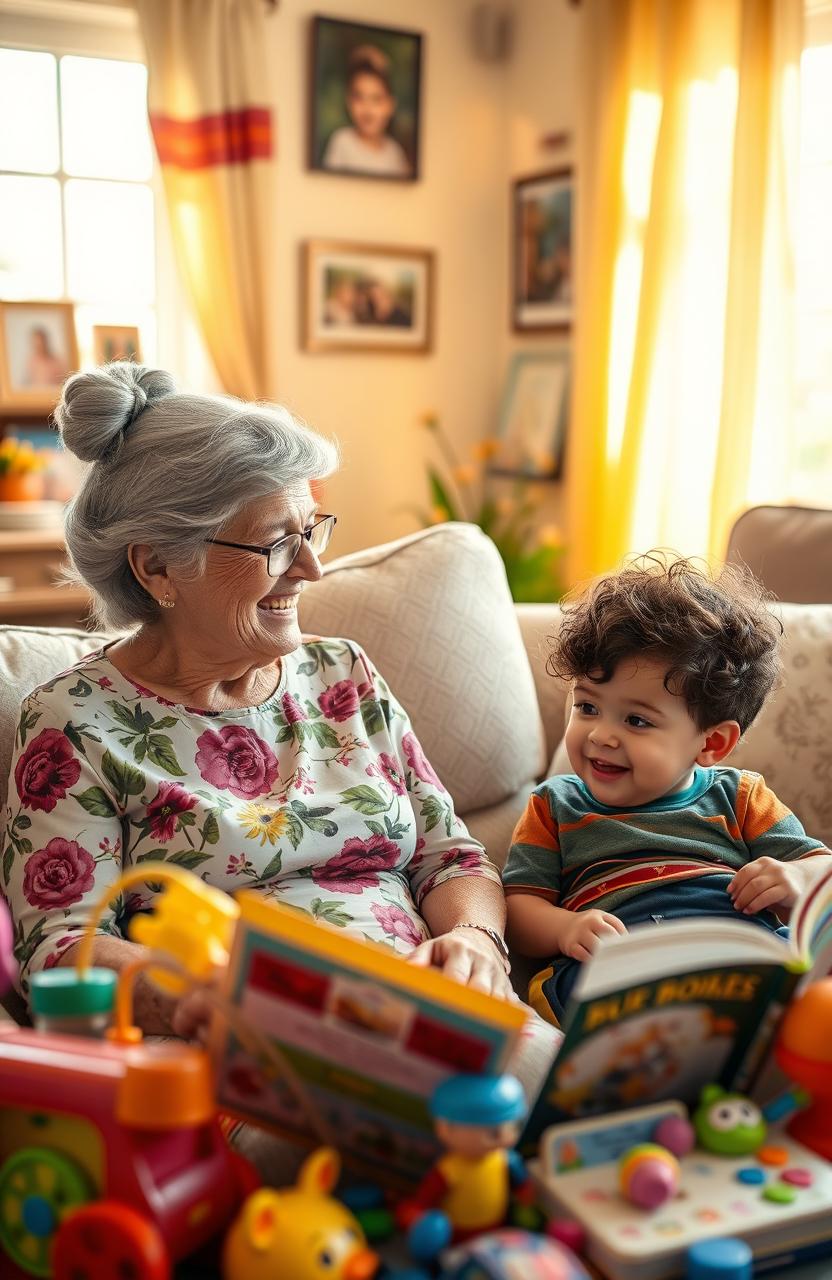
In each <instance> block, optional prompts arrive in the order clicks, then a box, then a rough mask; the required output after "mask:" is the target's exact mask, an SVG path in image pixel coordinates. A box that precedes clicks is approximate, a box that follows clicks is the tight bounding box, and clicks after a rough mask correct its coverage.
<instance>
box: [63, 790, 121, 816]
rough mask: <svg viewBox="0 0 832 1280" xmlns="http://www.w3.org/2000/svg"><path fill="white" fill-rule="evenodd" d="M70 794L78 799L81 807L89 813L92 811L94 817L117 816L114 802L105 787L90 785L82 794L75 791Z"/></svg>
mask: <svg viewBox="0 0 832 1280" xmlns="http://www.w3.org/2000/svg"><path fill="white" fill-rule="evenodd" d="M70 794H71V795H72V797H73V799H75V800H77V801H78V803H79V804H80V806H81V808H82V809H86V811H87V813H91V814H92V816H93V817H94V818H114V817H115V816H116V810H115V808H114V806H113V802H112V800H111V799H110V797H109V796H108V795H107V792H106V791H105V790H104V788H103V787H89V788H88V790H86V791H82V792H81V794H80V795H78V793H77V792H75V791H72V792H71V793H70Z"/></svg>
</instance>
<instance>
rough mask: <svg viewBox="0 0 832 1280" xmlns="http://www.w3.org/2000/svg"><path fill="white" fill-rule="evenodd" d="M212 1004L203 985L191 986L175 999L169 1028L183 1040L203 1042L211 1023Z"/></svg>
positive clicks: (205, 1039) (206, 1037)
mask: <svg viewBox="0 0 832 1280" xmlns="http://www.w3.org/2000/svg"><path fill="white" fill-rule="evenodd" d="M213 1009H214V1005H213V1002H212V1000H211V997H210V996H209V994H208V991H207V989H206V988H205V987H192V988H191V990H190V991H187V992H186V993H185V995H184V996H182V998H181V1000H177V1002H176V1006H175V1008H174V1010H173V1014H172V1016H171V1020H170V1021H171V1029H172V1030H173V1034H174V1035H175V1036H181V1038H182V1039H183V1040H198V1041H199V1043H200V1044H205V1042H206V1041H207V1039H208V1029H209V1027H210V1025H211V1014H212V1013H213Z"/></svg>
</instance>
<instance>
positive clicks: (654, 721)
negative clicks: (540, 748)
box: [565, 658, 714, 808]
mask: <svg viewBox="0 0 832 1280" xmlns="http://www.w3.org/2000/svg"><path fill="white" fill-rule="evenodd" d="M666 674H667V665H666V664H663V663H661V662H659V661H656V660H653V659H649V658H639V659H636V658H625V659H623V660H622V661H621V662H620V663H619V665H618V666H617V667H616V669H615V671H614V673H613V675H612V679H610V680H607V681H606V682H604V683H603V684H602V683H597V682H595V681H594V680H592V679H591V677H590V676H584V677H582V678H581V679H579V680H576V681H575V684H574V686H573V689H572V701H573V706H572V714H571V716H570V718H569V724H568V726H567V729H566V737H565V742H566V749H567V752H568V753H569V760H570V762H571V765H572V768H573V769H574V771H575V773H576V774H577V775H578V777H579V778H580V779H581V781H582V782H583V783H584V784H585V785H586V786H587V787H588V788H589V790H590V791H591V792H592V795H593V796H594V797H595V799H596V800H598V801H599V802H600V803H601V804H604V805H607V806H610V807H612V808H616V807H618V806H619V805H620V806H622V807H625V808H632V807H634V806H638V805H642V804H649V803H650V801H652V800H658V799H659V797H660V796H665V795H669V794H671V793H673V792H676V791H682V790H684V789H685V787H687V786H688V785H689V783H690V781H691V773H692V769H693V766H694V764H696V763H697V762H699V763H702V764H705V763H707V764H711V763H714V761H713V760H712V759H710V758H707V757H709V753H708V752H707V750H706V745H707V744H708V741H709V734H710V732H711V731H710V730H703V729H700V728H698V726H697V724H696V722H695V721H694V719H693V717H692V716H691V714H690V712H689V710H688V708H687V704H686V703H685V701H684V699H683V698H682V697H680V696H679V695H678V694H674V693H671V692H670V691H669V690H668V689H666V688H665V685H664V679H665V676H666ZM700 756H704V757H706V758H704V759H700Z"/></svg>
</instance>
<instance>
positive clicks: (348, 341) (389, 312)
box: [301, 240, 436, 355]
mask: <svg viewBox="0 0 832 1280" xmlns="http://www.w3.org/2000/svg"><path fill="white" fill-rule="evenodd" d="M302 271H303V287H302V289H301V296H302V298H303V314H302V317H301V335H302V343H303V348H304V350H305V351H330V352H331V351H373V352H386V353H388V354H397V355H404V354H413V355H423V354H425V353H426V352H428V351H430V350H431V349H432V343H433V295H434V278H435V274H436V262H435V256H434V254H433V252H432V251H431V250H430V249H413V248H404V247H399V246H392V245H377V244H359V243H356V242H354V241H347V240H310V241H307V243H306V244H305V245H304V246H303V261H302Z"/></svg>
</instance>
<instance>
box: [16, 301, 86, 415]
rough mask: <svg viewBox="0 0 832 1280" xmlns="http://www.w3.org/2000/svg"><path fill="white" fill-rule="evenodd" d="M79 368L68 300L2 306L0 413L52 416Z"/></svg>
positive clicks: (72, 318)
mask: <svg viewBox="0 0 832 1280" xmlns="http://www.w3.org/2000/svg"><path fill="white" fill-rule="evenodd" d="M77 368H78V344H77V341H76V337H75V318H74V314H73V309H72V304H71V303H69V302H0V409H24V408H25V409H35V410H43V412H44V413H49V412H50V410H51V409H53V408H54V407H55V403H56V401H57V399H58V394H59V392H60V389H61V385H62V383H63V382H64V380H65V379H66V378H67V376H68V375H69V374H70V373H73V372H74V371H75V370H76V369H77Z"/></svg>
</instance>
